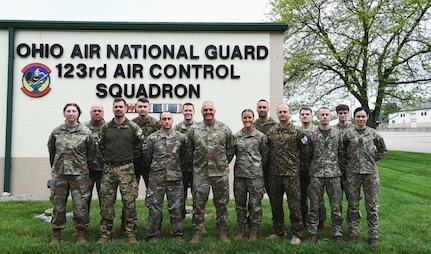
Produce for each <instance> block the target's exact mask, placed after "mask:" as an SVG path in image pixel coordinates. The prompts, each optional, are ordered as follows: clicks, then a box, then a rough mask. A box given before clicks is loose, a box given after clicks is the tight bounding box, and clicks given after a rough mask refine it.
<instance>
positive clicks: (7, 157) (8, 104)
mask: <svg viewBox="0 0 431 254" xmlns="http://www.w3.org/2000/svg"><path fill="white" fill-rule="evenodd" d="M14 46H15V29H14V28H13V27H9V47H8V64H7V65H8V71H7V98H6V100H7V102H6V142H5V156H4V183H3V191H4V193H3V194H2V195H10V172H11V154H12V153H11V150H12V107H13V73H14Z"/></svg>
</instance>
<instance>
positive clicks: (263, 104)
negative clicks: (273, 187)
mask: <svg viewBox="0 0 431 254" xmlns="http://www.w3.org/2000/svg"><path fill="white" fill-rule="evenodd" d="M256 112H257V114H258V116H259V117H258V118H257V119H256V120H255V121H254V123H253V126H254V128H256V129H257V130H258V131H260V132H262V133H264V134H267V133H268V131H269V129H270V128H271V127H272V126H275V125H276V124H277V122H276V121H275V120H274V119H273V118H272V117H270V116H269V115H268V112H269V104H268V101H266V100H264V99H261V100H259V101H258V102H257V106H256ZM262 166H263V179H264V181H265V189H266V191H267V194H268V196H269V199H271V196H270V191H269V188H270V186H269V169H270V168H269V161H268V162H267V163H266V164H264V165H262Z"/></svg>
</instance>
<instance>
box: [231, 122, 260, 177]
mask: <svg viewBox="0 0 431 254" xmlns="http://www.w3.org/2000/svg"><path fill="white" fill-rule="evenodd" d="M234 137H235V155H236V160H235V167H234V175H235V177H244V178H258V177H263V169H262V165H265V164H266V162H267V161H268V157H269V147H268V139H267V138H266V135H265V134H263V133H262V132H260V131H258V130H256V129H253V131H252V132H251V133H245V132H244V131H243V130H240V131H238V132H237V133H235V135H234Z"/></svg>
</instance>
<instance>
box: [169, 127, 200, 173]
mask: <svg viewBox="0 0 431 254" xmlns="http://www.w3.org/2000/svg"><path fill="white" fill-rule="evenodd" d="M194 126H196V122H193V123H191V124H186V123H184V121H183V122H181V123H179V124H177V125H176V126H175V127H174V129H175V130H177V131H179V132H181V133H183V134H185V135H187V133H188V132H189V130H190V129H191V128H193V127H194ZM181 158H182V160H181V170H182V171H184V172H193V157H187V156H186V155H185V154H182V155H181Z"/></svg>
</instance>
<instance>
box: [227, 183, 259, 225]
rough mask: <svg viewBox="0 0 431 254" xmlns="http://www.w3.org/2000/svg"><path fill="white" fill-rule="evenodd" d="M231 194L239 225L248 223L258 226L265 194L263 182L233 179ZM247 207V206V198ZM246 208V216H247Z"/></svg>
mask: <svg viewBox="0 0 431 254" xmlns="http://www.w3.org/2000/svg"><path fill="white" fill-rule="evenodd" d="M233 193H234V196H235V203H236V214H237V221H238V224H239V225H245V224H247V223H250V225H252V226H259V225H260V223H261V222H262V202H261V201H262V198H263V194H265V187H264V180H263V177H261V178H244V177H235V179H234V183H233ZM248 197H249V199H248V206H247V198H248ZM247 208H248V216H247Z"/></svg>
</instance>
